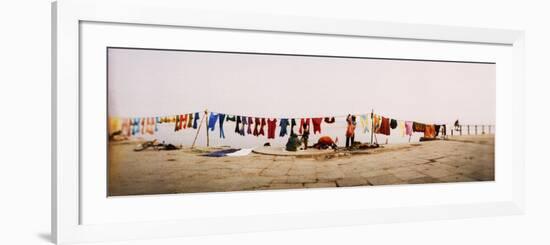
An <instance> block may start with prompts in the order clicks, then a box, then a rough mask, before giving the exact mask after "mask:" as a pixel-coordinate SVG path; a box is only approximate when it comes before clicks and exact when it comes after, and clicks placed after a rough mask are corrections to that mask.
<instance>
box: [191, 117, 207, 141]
mask: <svg viewBox="0 0 550 245" xmlns="http://www.w3.org/2000/svg"><path fill="white" fill-rule="evenodd" d="M205 117H206V116H204V117H202V118H201V122H200V123H199V128H198V129H197V133H195V139H194V140H193V144H192V145H191V149H193V148H195V143H196V142H197V137H199V132H200V131H201V127H202V121H204V118H205ZM206 130H207V131H208V127H207V128H206Z"/></svg>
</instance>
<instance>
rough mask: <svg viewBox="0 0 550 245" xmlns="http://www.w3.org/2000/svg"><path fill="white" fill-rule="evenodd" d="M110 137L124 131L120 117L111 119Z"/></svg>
mask: <svg viewBox="0 0 550 245" xmlns="http://www.w3.org/2000/svg"><path fill="white" fill-rule="evenodd" d="M108 131H109V135H113V134H114V133H116V132H120V131H122V119H121V118H119V117H109V129H108Z"/></svg>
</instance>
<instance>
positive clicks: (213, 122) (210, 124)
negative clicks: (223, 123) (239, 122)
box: [207, 112, 219, 131]
mask: <svg viewBox="0 0 550 245" xmlns="http://www.w3.org/2000/svg"><path fill="white" fill-rule="evenodd" d="M218 116H219V115H218V114H217V113H214V112H210V117H209V118H208V129H210V130H212V131H214V128H216V122H217V121H218ZM208 129H207V130H208Z"/></svg>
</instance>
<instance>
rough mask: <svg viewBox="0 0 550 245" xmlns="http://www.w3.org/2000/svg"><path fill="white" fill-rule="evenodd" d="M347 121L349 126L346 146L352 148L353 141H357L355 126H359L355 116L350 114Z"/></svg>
mask: <svg viewBox="0 0 550 245" xmlns="http://www.w3.org/2000/svg"><path fill="white" fill-rule="evenodd" d="M346 122H347V123H348V127H347V128H346V148H350V147H352V146H353V142H355V127H356V126H357V122H356V121H355V116H352V115H350V114H348V116H347V117H346Z"/></svg>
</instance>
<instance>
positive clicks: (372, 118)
mask: <svg viewBox="0 0 550 245" xmlns="http://www.w3.org/2000/svg"><path fill="white" fill-rule="evenodd" d="M370 125H371V126H370V144H371V145H372V143H373V142H372V138H373V135H374V109H372V111H371V113H370Z"/></svg>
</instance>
